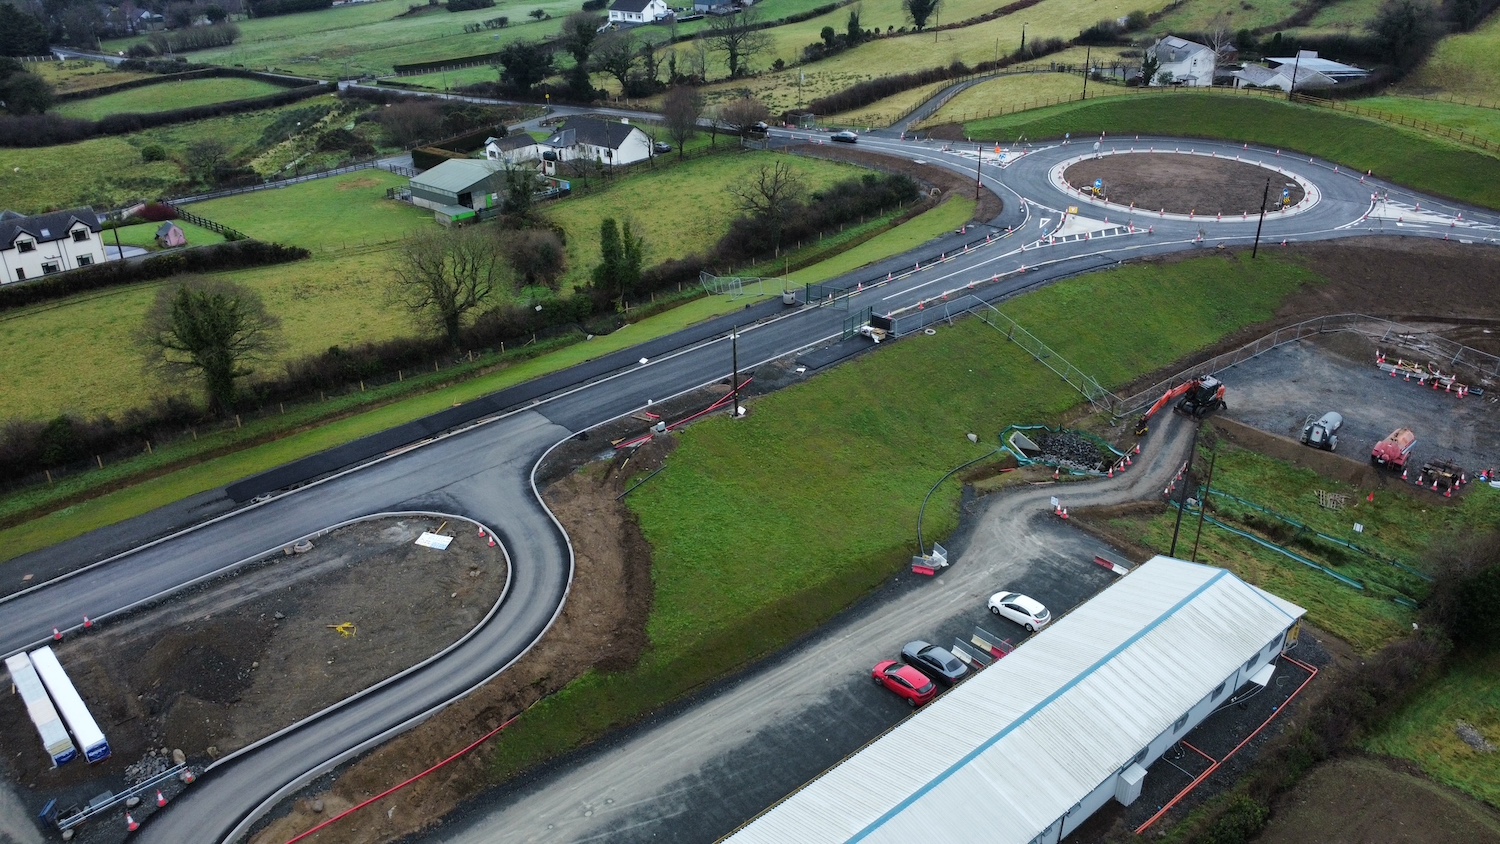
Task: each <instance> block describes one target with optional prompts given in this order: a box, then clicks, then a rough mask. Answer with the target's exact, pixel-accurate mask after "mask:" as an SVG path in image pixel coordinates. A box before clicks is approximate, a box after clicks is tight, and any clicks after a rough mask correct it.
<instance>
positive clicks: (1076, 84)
mask: <svg viewBox="0 0 1500 844" xmlns="http://www.w3.org/2000/svg"><path fill="white" fill-rule="evenodd" d="M1129 91H1130V89H1129V88H1122V87H1120V86H1118V85H1090V86H1089V98H1090V99H1092V98H1093V97H1095V96H1099V97H1112V96H1118V95H1122V94H1127V93H1129ZM1082 93H1083V77H1082V76H1079V75H1077V74H1065V73H1032V74H1026V75H1024V76H1002V77H1000V78H998V79H992V80H990V81H988V82H981V83H980V84H978V85H975V86H974V87H972V88H970V89H968V90H967V91H964V92H963V93H961V94H959V95H958V96H956V97H954V98H953V99H951V100H949V101H948V102H947V103H944V104H943V107H942V108H940V109H938V110H937V112H936V113H934V114H933V115H932V116H931V117H929V118H927V119H926V120H924V121H922V123H921V124H920V125H921V126H941V125H943V124H945V123H970V122H973V121H977V120H983V119H986V118H989V117H992V116H993V115H995V114H1003V113H1007V112H1013V111H1019V110H1022V109H1034V108H1041V107H1043V106H1045V105H1049V104H1052V103H1055V102H1057V101H1059V100H1068V99H1077V98H1078V97H1079V96H1080V95H1081V94H1082Z"/></svg>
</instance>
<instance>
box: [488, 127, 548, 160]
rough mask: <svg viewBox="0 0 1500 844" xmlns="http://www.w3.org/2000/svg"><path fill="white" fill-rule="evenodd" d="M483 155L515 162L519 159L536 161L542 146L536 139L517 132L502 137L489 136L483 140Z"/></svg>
mask: <svg viewBox="0 0 1500 844" xmlns="http://www.w3.org/2000/svg"><path fill="white" fill-rule="evenodd" d="M484 157H485V158H487V159H489V160H490V161H504V162H505V163H507V164H515V163H517V162H521V161H536V160H537V159H539V158H541V157H542V147H541V145H540V144H538V143H537V142H536V139H535V138H533V137H531V136H530V135H528V134H526V133H525V132H519V133H517V134H514V135H506V136H505V137H503V138H490V139H488V140H486V141H485V142H484Z"/></svg>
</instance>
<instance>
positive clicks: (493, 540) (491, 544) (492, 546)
mask: <svg viewBox="0 0 1500 844" xmlns="http://www.w3.org/2000/svg"><path fill="white" fill-rule="evenodd" d="M490 547H491V548H494V547H495V537H493V536H492V537H490Z"/></svg>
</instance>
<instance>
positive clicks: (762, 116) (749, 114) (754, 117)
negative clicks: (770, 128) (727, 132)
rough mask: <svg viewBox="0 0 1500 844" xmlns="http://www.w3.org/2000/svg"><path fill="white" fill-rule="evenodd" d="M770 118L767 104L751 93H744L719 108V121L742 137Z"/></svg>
mask: <svg viewBox="0 0 1500 844" xmlns="http://www.w3.org/2000/svg"><path fill="white" fill-rule="evenodd" d="M770 117H771V110H770V109H769V108H767V107H766V104H765V103H763V102H761V101H760V100H758V99H756V98H754V97H752V96H750V92H749V91H742V92H741V93H740V96H738V97H735V98H734V99H732V100H730V101H729V102H727V103H724V104H723V105H721V106H719V120H720V121H722V122H723V123H724V125H725V128H726V129H732V130H734V131H735V132H739V133H740V134H742V135H743V134H744V133H745V130H746V129H748V128H750V127H751V126H754V125H755V124H757V123H764V122H766V121H767V120H769V119H770Z"/></svg>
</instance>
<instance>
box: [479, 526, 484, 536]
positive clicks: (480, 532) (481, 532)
mask: <svg viewBox="0 0 1500 844" xmlns="http://www.w3.org/2000/svg"><path fill="white" fill-rule="evenodd" d="M479 538H480V539H483V538H484V528H483V527H481V528H479Z"/></svg>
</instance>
